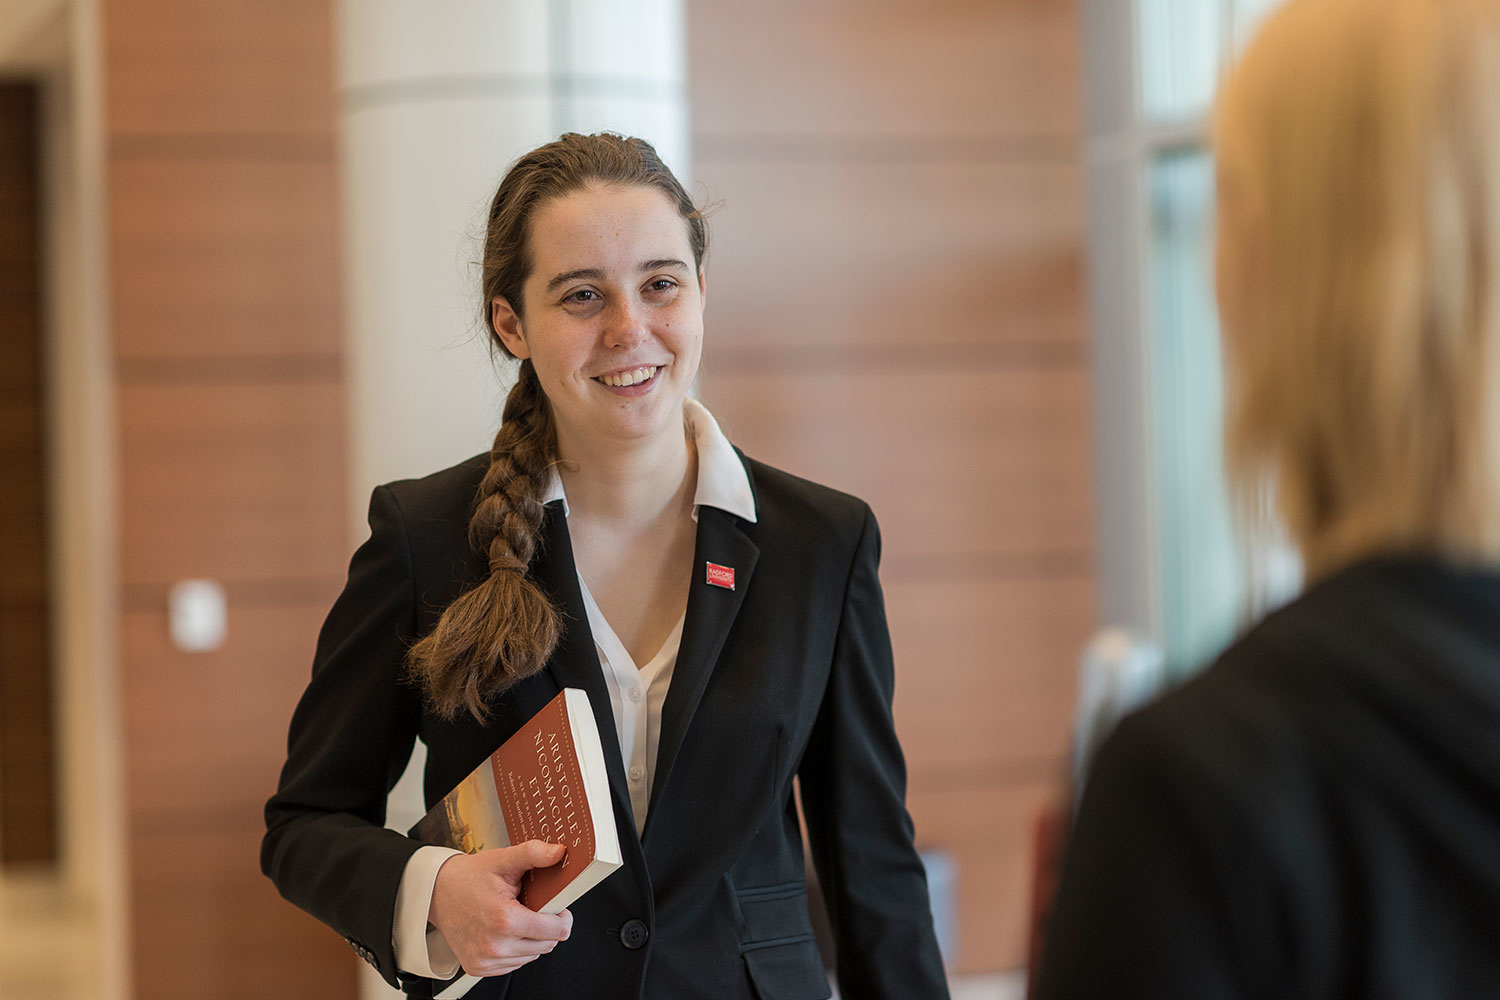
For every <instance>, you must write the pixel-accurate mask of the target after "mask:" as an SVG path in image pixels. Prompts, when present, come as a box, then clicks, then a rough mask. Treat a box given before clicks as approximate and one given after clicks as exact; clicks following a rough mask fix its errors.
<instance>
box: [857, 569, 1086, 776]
mask: <svg viewBox="0 0 1500 1000" xmlns="http://www.w3.org/2000/svg"><path fill="white" fill-rule="evenodd" d="M885 597H886V608H887V615H888V617H889V619H890V625H891V641H892V644H893V645H894V647H895V652H896V727H897V731H898V732H899V733H900V734H901V743H902V746H903V747H904V748H905V750H906V763H907V768H908V770H909V771H910V772H911V774H912V777H913V780H914V781H918V780H922V779H924V778H927V777H932V778H935V779H939V780H941V779H943V778H945V777H948V776H950V775H951V774H952V773H954V771H955V770H958V771H960V772H962V773H973V772H975V771H978V772H982V773H986V774H993V773H995V772H997V771H998V772H1001V773H1005V772H1007V770H1008V769H1010V768H1013V767H1017V766H1019V767H1024V766H1028V765H1029V764H1031V763H1033V762H1034V761H1036V760H1037V759H1040V758H1053V757H1057V756H1059V755H1060V754H1063V753H1065V752H1066V750H1067V743H1068V733H1069V731H1070V726H1071V722H1072V715H1073V700H1074V694H1075V689H1076V681H1075V678H1076V675H1077V662H1078V654H1079V651H1080V650H1081V649H1082V648H1083V645H1084V643H1085V642H1086V641H1087V640H1088V637H1089V635H1090V633H1091V632H1092V631H1093V628H1094V582H1093V578H1092V577H1091V576H1089V575H1079V576H1069V577H1062V578H1047V577H1033V578H1027V579H1018V580H1017V579H1013V580H958V581H923V582H920V583H900V582H897V583H891V584H887V585H886V587H885Z"/></svg>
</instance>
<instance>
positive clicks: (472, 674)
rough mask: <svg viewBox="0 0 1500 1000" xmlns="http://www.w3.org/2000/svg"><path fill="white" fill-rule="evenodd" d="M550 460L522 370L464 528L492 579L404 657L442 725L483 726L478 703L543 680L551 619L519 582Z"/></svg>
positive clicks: (553, 614)
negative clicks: (462, 720) (459, 721)
mask: <svg viewBox="0 0 1500 1000" xmlns="http://www.w3.org/2000/svg"><path fill="white" fill-rule="evenodd" d="M556 452H557V438H556V432H555V430H554V429H553V426H552V415H551V410H550V409H549V408H548V406H547V397H546V396H545V395H543V393H542V386H541V383H540V382H539V381H538V380H537V376H536V370H535V369H534V368H532V366H531V362H530V361H523V362H521V372H520V375H519V377H518V378H517V379H516V384H515V386H514V388H512V389H511V391H510V395H509V396H508V397H507V398H506V400H505V413H504V417H503V418H502V423H501V425H500V432H499V433H498V434H496V435H495V444H494V446H493V447H492V448H491V449H490V467H489V470H488V471H487V472H485V474H484V479H483V480H482V481H481V482H480V486H479V502H478V505H477V506H476V508H475V510H474V516H473V517H472V518H471V519H470V521H469V541H470V544H472V545H473V546H474V549H475V551H477V552H482V553H484V554H485V555H486V556H487V557H488V558H489V569H490V575H489V577H488V578H486V579H485V581H484V582H483V583H481V584H480V585H479V586H477V587H475V588H474V589H473V590H470V591H469V592H468V593H466V594H463V595H462V596H460V597H459V598H458V599H457V600H455V601H454V602H453V603H452V604H450V605H448V608H447V609H446V610H445V611H444V612H443V615H442V617H441V618H439V619H438V623H437V625H436V627H434V628H433V630H432V631H431V632H430V633H428V634H427V636H426V637H425V638H423V639H422V640H421V641H420V642H418V643H417V644H416V645H414V646H412V647H411V649H410V651H409V652H408V653H407V669H408V670H409V672H410V673H411V675H412V676H413V677H414V678H415V679H416V680H417V681H418V682H419V683H420V684H421V685H422V687H423V690H424V691H425V693H426V695H427V700H428V703H429V705H430V707H431V708H432V709H433V710H434V711H435V712H436V713H437V714H438V715H440V716H442V717H443V718H444V719H448V720H450V721H451V720H452V719H454V718H456V717H457V716H458V714H459V712H460V710H462V709H468V711H469V713H470V714H471V715H473V716H474V718H475V719H477V720H479V721H480V722H483V721H484V720H485V719H486V717H487V715H488V713H487V711H486V709H485V704H484V702H485V699H486V698H487V697H490V696H493V695H496V694H499V693H500V692H501V691H504V690H505V689H506V688H508V687H510V686H511V685H512V684H514V683H515V682H516V681H519V680H522V679H524V678H527V677H530V676H531V675H532V674H534V673H536V672H537V671H539V670H541V669H542V667H544V666H545V665H546V663H547V658H548V657H550V656H551V655H552V650H553V649H554V648H556V646H557V641H558V639H559V638H560V637H561V635H562V621H561V618H560V616H559V615H558V612H557V609H556V608H554V607H553V606H552V602H551V601H549V600H548V599H547V595H546V594H544V593H542V590H541V588H540V587H538V586H537V585H536V584H535V583H534V582H533V581H531V580H530V579H528V578H527V576H526V568H527V567H528V566H530V565H531V557H532V555H533V554H534V553H535V551H536V545H537V538H538V533H539V532H540V530H541V526H542V513H543V509H542V502H541V493H542V489H543V488H544V487H545V485H546V483H547V475H548V471H549V470H550V468H551V466H552V463H553V460H554V456H555V454H556Z"/></svg>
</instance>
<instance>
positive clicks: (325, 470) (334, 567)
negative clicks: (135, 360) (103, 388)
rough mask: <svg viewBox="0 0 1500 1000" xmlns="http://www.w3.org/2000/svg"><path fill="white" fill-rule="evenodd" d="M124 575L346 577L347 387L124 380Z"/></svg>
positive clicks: (134, 578)
mask: <svg viewBox="0 0 1500 1000" xmlns="http://www.w3.org/2000/svg"><path fill="white" fill-rule="evenodd" d="M119 410H120V415H119V420H120V440H121V461H120V511H121V521H120V525H121V539H120V544H121V553H122V577H123V579H124V581H125V583H126V584H163V583H169V582H171V581H173V580H178V579H182V578H184V577H203V576H206V577H213V578H217V579H228V580H233V579H236V578H251V579H255V578H273V579H285V578H289V577H328V576H339V575H341V574H342V572H343V569H344V567H345V566H346V565H347V561H348V557H349V553H348V546H347V544H346V541H345V536H344V532H343V530H342V525H343V523H344V518H343V512H344V506H343V468H344V434H343V414H344V409H343V390H342V386H341V385H340V384H338V383H331V382H324V381H309V382H303V383H297V382H287V383H282V384H272V385H257V384H245V385H236V384H219V385H181V386H178V385H131V384H124V385H121V386H120V388H119Z"/></svg>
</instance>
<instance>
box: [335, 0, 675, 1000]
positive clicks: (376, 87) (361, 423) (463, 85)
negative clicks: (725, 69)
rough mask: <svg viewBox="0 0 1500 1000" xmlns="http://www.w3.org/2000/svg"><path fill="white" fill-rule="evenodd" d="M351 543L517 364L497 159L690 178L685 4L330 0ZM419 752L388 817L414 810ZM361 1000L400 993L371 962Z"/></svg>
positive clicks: (405, 819)
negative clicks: (584, 148) (497, 210)
mask: <svg viewBox="0 0 1500 1000" xmlns="http://www.w3.org/2000/svg"><path fill="white" fill-rule="evenodd" d="M339 15H340V24H339V48H340V56H341V61H340V73H339V101H340V121H341V125H342V141H343V195H344V198H343V210H344V234H345V241H344V247H343V252H344V259H345V273H346V278H345V293H346V302H347V311H346V322H347V329H348V346H347V352H346V354H347V364H348V386H349V435H350V440H349V454H350V486H351V490H350V502H351V511H350V515H351V522H350V528H351V537H350V541H351V545H352V544H353V543H355V542H357V541H360V540H362V539H363V538H364V537H365V535H366V528H365V524H364V515H365V505H366V503H367V501H368V498H369V494H370V490H371V488H372V487H374V486H375V485H376V484H378V483H381V482H386V481H388V480H391V479H396V478H401V477H405V476H421V475H425V474H427V473H429V472H434V471H436V470H438V469H441V468H444V467H446V466H448V465H452V464H453V463H455V462H459V461H462V460H463V459H465V458H467V457H469V456H470V455H473V454H475V453H476V452H480V451H484V450H486V449H487V448H488V447H489V445H490V442H491V440H492V439H493V438H494V435H495V431H496V429H497V428H498V427H499V422H500V410H501V406H502V405H503V403H504V399H505V394H506V392H507V391H509V388H510V382H511V378H512V375H511V372H510V371H509V370H508V369H507V368H506V367H504V366H496V365H494V364H492V363H491V361H490V354H489V351H488V347H487V342H486V341H487V332H486V329H485V327H484V324H483V320H482V316H481V313H480V305H479V267H478V263H477V262H478V261H479V259H480V255H481V252H482V241H483V236H484V223H485V217H486V212H487V210H488V207H489V202H490V199H491V197H492V196H493V195H494V192H495V187H496V186H497V185H498V184H499V181H500V178H501V177H502V176H503V174H504V172H505V169H506V167H507V166H508V165H509V164H510V163H511V161H513V160H514V159H515V158H516V157H518V156H520V155H521V154H522V153H524V152H526V151H527V150H529V149H531V148H533V147H534V146H537V145H540V144H541V143H543V142H547V141H548V140H550V139H553V138H556V137H557V136H558V135H560V134H561V133H563V132H569V131H573V132H597V131H604V130H608V131H614V132H620V133H623V134H626V135H636V136H640V137H641V138H644V139H647V140H648V141H650V142H652V143H653V144H654V145H655V146H656V148H657V151H658V152H659V153H660V154H661V155H662V158H663V159H664V160H665V161H666V163H667V165H668V166H670V167H671V168H672V169H673V171H674V172H675V173H676V174H677V175H678V177H679V178H681V179H682V180H683V182H684V183H688V173H689V164H688V162H687V154H688V131H687V106H686V97H685V94H686V67H687V60H686V53H685V51H684V37H685V31H684V23H683V9H682V0H633V2H631V3H628V4H623V3H617V2H611V0H552V2H548V0H444V2H443V3H439V4H427V3H412V2H410V0H340V3H339ZM418 749H419V756H418V759H415V760H414V761H413V766H412V767H410V768H409V769H408V771H407V775H406V777H404V778H403V779H402V781H401V784H400V785H398V786H397V788H396V791H395V792H394V793H393V794H392V798H391V806H390V825H391V826H393V827H396V828H398V829H403V830H404V829H406V828H407V827H408V826H409V825H410V824H411V823H413V822H415V821H416V819H417V818H418V817H419V816H420V814H421V794H420V774H421V759H420V756H421V755H420V747H419V748H418ZM362 995H363V996H364V997H366V998H374V997H389V996H399V994H396V993H394V992H393V991H391V990H390V989H389V988H388V987H387V986H385V985H384V983H382V982H381V981H380V979H379V977H377V976H375V975H374V974H373V971H372V970H366V975H365V976H364V980H363V982H362Z"/></svg>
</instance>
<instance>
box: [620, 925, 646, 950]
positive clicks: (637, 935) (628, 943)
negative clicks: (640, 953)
mask: <svg viewBox="0 0 1500 1000" xmlns="http://www.w3.org/2000/svg"><path fill="white" fill-rule="evenodd" d="M650 936H651V932H650V931H649V930H647V929H646V925H645V924H644V923H642V922H641V921H639V920H627V921H625V926H624V927H621V928H620V943H621V944H623V945H624V946H625V947H627V948H629V949H630V950H631V951H634V950H635V949H637V948H639V947H640V946H641V945H643V944H645V943H646V939H647V938H649V937H650Z"/></svg>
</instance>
